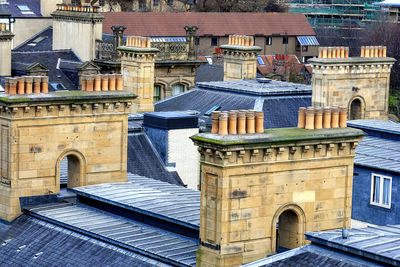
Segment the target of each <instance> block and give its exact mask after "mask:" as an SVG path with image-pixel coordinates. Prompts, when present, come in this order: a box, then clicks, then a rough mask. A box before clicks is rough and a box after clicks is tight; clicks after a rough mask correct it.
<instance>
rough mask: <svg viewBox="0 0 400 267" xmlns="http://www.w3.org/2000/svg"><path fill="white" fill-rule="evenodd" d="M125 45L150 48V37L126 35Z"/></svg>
mask: <svg viewBox="0 0 400 267" xmlns="http://www.w3.org/2000/svg"><path fill="white" fill-rule="evenodd" d="M126 46H130V47H142V48H150V47H151V38H150V37H142V36H127V37H126Z"/></svg>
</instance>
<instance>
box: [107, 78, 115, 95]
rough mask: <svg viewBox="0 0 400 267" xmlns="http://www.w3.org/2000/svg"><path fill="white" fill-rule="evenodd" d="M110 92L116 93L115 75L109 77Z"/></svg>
mask: <svg viewBox="0 0 400 267" xmlns="http://www.w3.org/2000/svg"><path fill="white" fill-rule="evenodd" d="M108 82H109V83H108V90H110V91H115V74H111V75H109V80H108Z"/></svg>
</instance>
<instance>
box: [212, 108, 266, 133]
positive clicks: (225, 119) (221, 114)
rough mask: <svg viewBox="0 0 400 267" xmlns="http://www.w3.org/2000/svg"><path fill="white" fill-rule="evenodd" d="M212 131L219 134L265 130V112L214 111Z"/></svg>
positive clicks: (261, 131)
mask: <svg viewBox="0 0 400 267" xmlns="http://www.w3.org/2000/svg"><path fill="white" fill-rule="evenodd" d="M211 118H212V128H211V133H213V134H219V135H228V134H230V135H235V134H246V133H247V134H254V133H263V132H264V113H263V112H262V111H254V110H230V111H213V112H212V113H211Z"/></svg>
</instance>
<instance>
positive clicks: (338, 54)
mask: <svg viewBox="0 0 400 267" xmlns="http://www.w3.org/2000/svg"><path fill="white" fill-rule="evenodd" d="M340 56H341V55H340V47H339V46H337V47H336V58H340Z"/></svg>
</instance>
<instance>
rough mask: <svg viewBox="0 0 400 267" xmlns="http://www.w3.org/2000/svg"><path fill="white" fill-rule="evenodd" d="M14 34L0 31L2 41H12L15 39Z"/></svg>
mask: <svg viewBox="0 0 400 267" xmlns="http://www.w3.org/2000/svg"><path fill="white" fill-rule="evenodd" d="M14 36H15V35H14V34H13V33H12V32H9V31H5V32H2V31H0V41H11V40H12V39H13V38H14Z"/></svg>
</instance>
